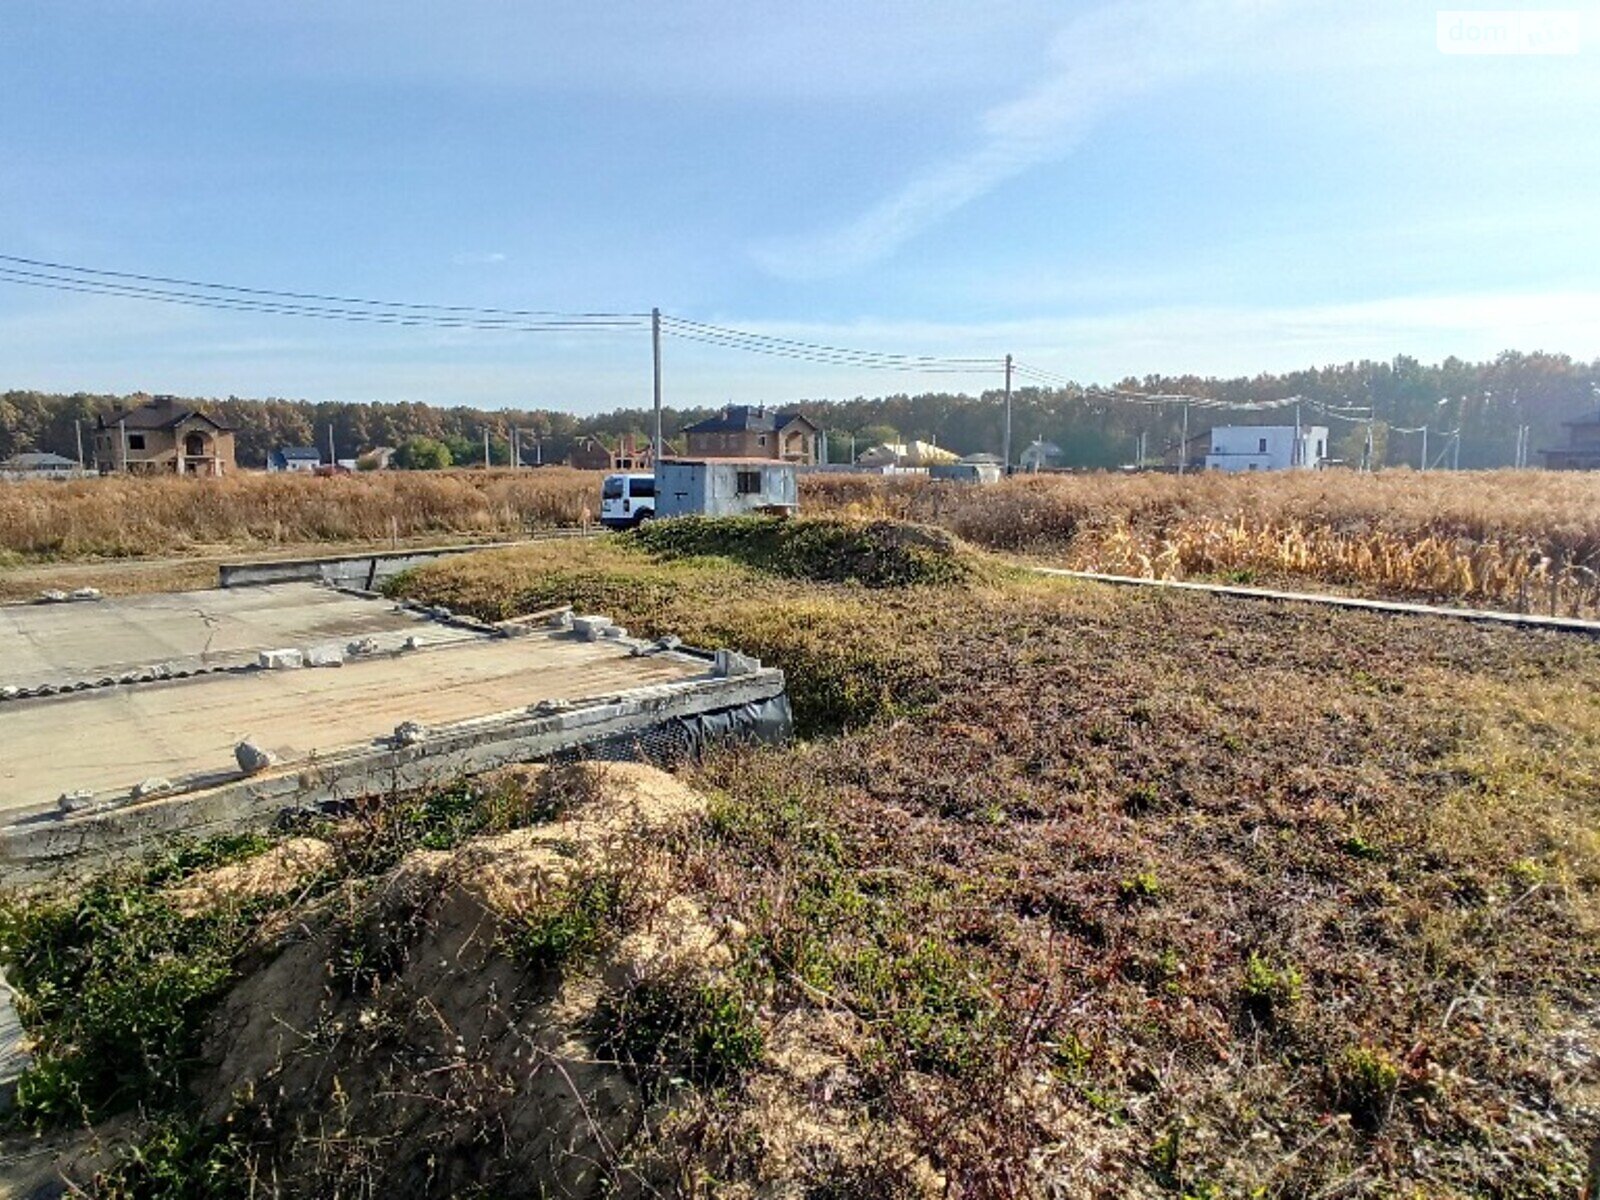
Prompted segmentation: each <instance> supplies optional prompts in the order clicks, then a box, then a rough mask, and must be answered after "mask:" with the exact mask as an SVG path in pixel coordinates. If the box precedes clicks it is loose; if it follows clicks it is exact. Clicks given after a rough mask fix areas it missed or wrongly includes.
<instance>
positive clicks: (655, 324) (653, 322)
mask: <svg viewBox="0 0 1600 1200" xmlns="http://www.w3.org/2000/svg"><path fill="white" fill-rule="evenodd" d="M650 357H651V358H652V360H653V361H654V364H655V408H656V433H655V438H654V439H653V440H652V441H651V444H650V461H651V462H652V463H658V462H660V461H661V310H660V309H659V308H652V309H651V310H650Z"/></svg>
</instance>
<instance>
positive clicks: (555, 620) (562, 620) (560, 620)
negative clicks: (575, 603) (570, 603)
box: [550, 608, 572, 629]
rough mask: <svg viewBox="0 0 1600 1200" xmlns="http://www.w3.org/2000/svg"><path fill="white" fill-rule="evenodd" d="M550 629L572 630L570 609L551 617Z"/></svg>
mask: <svg viewBox="0 0 1600 1200" xmlns="http://www.w3.org/2000/svg"><path fill="white" fill-rule="evenodd" d="M550 628H551V629H571V628H572V610H571V609H570V608H568V609H563V610H562V611H561V612H558V613H556V614H555V615H554V616H553V617H551V618H550Z"/></svg>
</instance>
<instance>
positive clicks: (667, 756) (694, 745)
mask: <svg viewBox="0 0 1600 1200" xmlns="http://www.w3.org/2000/svg"><path fill="white" fill-rule="evenodd" d="M793 737H794V714H793V713H792V712H791V711H790V709H789V695H788V693H787V692H779V693H778V694H777V695H776V696H773V697H771V698H770V699H767V700H758V701H754V702H752V703H750V704H737V705H735V706H734V707H732V708H719V709H717V710H716V711H714V712H707V713H699V714H698V715H696V716H692V717H673V718H672V719H671V720H669V721H663V722H662V723H661V724H659V725H652V726H651V727H650V728H648V729H641V730H635V731H632V732H629V733H625V734H618V735H617V736H615V737H609V738H604V739H602V740H601V741H597V742H587V743H585V744H584V745H582V746H574V747H572V748H571V749H570V750H563V751H561V752H560V753H558V754H555V755H552V756H551V761H553V762H595V761H599V762H648V763H655V764H656V765H657V766H671V765H673V764H674V763H680V762H684V761H686V760H687V761H694V760H697V759H699V758H701V757H702V756H703V755H704V754H705V752H706V751H707V750H708V749H711V748H712V747H714V746H726V745H730V744H731V745H739V744H746V745H748V744H759V745H767V746H781V745H784V744H785V743H787V742H789V741H791V740H792V739H793Z"/></svg>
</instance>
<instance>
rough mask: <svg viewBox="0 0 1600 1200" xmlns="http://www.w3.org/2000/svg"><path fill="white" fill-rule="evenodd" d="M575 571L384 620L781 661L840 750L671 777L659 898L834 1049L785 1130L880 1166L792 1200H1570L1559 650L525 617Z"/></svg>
mask: <svg viewBox="0 0 1600 1200" xmlns="http://www.w3.org/2000/svg"><path fill="white" fill-rule="evenodd" d="M574 549H575V548H571V547H549V548H540V549H537V550H534V551H530V552H524V551H521V550H517V551H507V552H501V553H498V554H495V555H492V556H491V555H483V556H473V557H471V558H464V559H457V560H454V561H452V562H450V563H447V564H441V565H440V566H437V567H434V568H430V569H429V570H428V571H426V572H423V573H420V574H419V575H418V576H417V578H416V581H415V582H416V584H417V585H418V586H420V587H421V589H422V594H424V595H426V596H427V597H428V598H430V599H433V600H435V601H439V602H444V603H450V604H452V605H455V606H458V607H467V608H471V609H477V608H481V607H485V606H493V604H494V601H495V599H496V598H497V597H501V598H507V597H509V598H513V599H512V601H511V602H512V605H513V606H521V605H528V606H533V605H542V604H544V603H546V602H547V601H549V600H551V599H554V598H555V596H556V593H558V592H562V591H570V590H572V589H573V588H574V587H580V586H581V587H594V588H595V589H596V591H595V592H592V593H590V594H592V595H598V594H599V593H598V589H599V587H600V586H601V585H602V584H603V585H604V587H605V588H606V589H608V590H607V591H606V592H605V599H606V601H607V603H608V605H609V607H610V609H611V611H614V612H617V613H619V614H623V615H625V616H626V617H627V619H628V621H629V623H630V624H632V623H635V622H636V621H637V620H641V619H643V620H651V619H652V615H653V614H656V619H659V620H663V621H665V620H667V619H669V618H670V619H671V620H674V621H681V622H682V623H683V630H694V631H696V632H708V633H715V634H719V635H721V636H723V637H726V638H727V639H728V640H730V641H732V643H733V644H735V645H739V644H741V643H740V640H739V638H740V633H741V628H740V626H743V630H744V631H745V632H746V633H747V635H748V637H749V638H750V639H752V640H754V641H763V640H766V639H767V638H768V637H769V631H770V630H771V629H772V628H775V627H781V628H783V629H784V631H785V633H784V637H783V638H782V639H781V640H776V641H774V642H773V643H772V644H771V647H770V648H771V650H772V651H773V652H774V653H776V654H778V655H781V656H782V657H781V661H782V663H783V665H784V666H785V668H786V670H787V671H788V673H789V676H790V681H791V684H792V686H793V687H794V688H795V691H796V699H797V701H798V700H800V699H801V698H804V700H805V703H806V704H808V705H811V706H815V710H814V711H813V712H812V713H811V715H812V716H813V717H815V716H816V715H817V713H818V712H821V711H824V710H825V709H826V708H827V707H828V706H829V705H837V706H838V708H839V709H840V711H841V714H842V715H845V716H846V717H847V718H848V719H845V720H843V721H842V722H840V723H842V724H843V725H844V726H845V732H844V733H843V735H842V736H839V737H834V738H828V739H824V740H818V741H814V742H811V743H809V744H806V745H802V746H800V747H797V748H795V749H793V750H789V751H782V752H778V751H754V752H741V753H737V754H733V755H730V756H728V757H725V758H719V759H715V760H713V761H711V762H710V763H708V764H706V765H705V766H704V767H703V768H702V772H701V775H700V778H701V781H702V784H703V786H706V787H708V788H710V789H712V790H713V791H715V792H716V793H717V795H718V797H719V798H718V801H717V803H716V804H714V806H713V822H712V830H711V836H710V839H709V841H708V842H707V844H706V846H705V847H704V848H703V852H701V853H699V854H698V855H697V857H696V859H695V860H694V863H693V864H692V865H693V869H694V872H695V878H696V879H697V881H698V887H699V889H700V890H701V891H702V892H703V893H704V894H705V895H706V896H708V897H710V901H709V903H710V907H711V909H712V911H713V912H714V913H716V914H719V915H726V916H727V917H728V918H730V919H732V920H735V921H737V922H739V923H740V924H741V926H743V927H748V929H749V931H750V934H751V939H752V945H753V946H754V947H755V948H756V949H757V951H758V952H757V953H756V954H754V955H753V956H752V957H751V960H750V962H749V964H748V966H747V968H746V970H747V971H748V975H749V981H750V982H749V986H750V989H751V993H752V995H753V996H754V997H755V998H756V999H757V1000H758V1002H759V1003H760V1004H761V1005H762V1006H763V1012H764V1014H765V1018H764V1019H766V1020H768V1021H770V1022H773V1023H775V1024H776V1025H777V1027H779V1028H782V1027H785V1026H786V1025H787V1024H788V1023H790V1022H793V1021H797V1020H808V1021H809V1020H819V1019H826V1020H830V1021H834V1022H837V1023H839V1024H841V1025H842V1026H843V1027H845V1028H847V1029H848V1030H849V1031H850V1038H851V1046H852V1048H851V1049H850V1050H849V1052H848V1056H847V1057H848V1063H847V1066H846V1067H845V1068H844V1069H843V1070H841V1071H840V1072H839V1073H838V1079H837V1081H836V1082H835V1083H831V1084H830V1085H829V1090H828V1091H827V1093H826V1094H824V1095H813V1096H810V1097H808V1098H802V1102H801V1103H802V1115H801V1116H800V1117H798V1118H796V1120H795V1121H794V1122H793V1124H794V1126H795V1130H796V1132H797V1133H798V1132H799V1131H803V1129H804V1128H805V1125H806V1122H807V1120H809V1119H821V1117H822V1116H823V1115H824V1114H825V1113H826V1112H829V1111H837V1110H839V1109H840V1108H844V1109H847V1110H849V1111H851V1112H854V1113H857V1114H859V1120H860V1121H861V1122H863V1123H864V1124H863V1127H864V1128H868V1129H879V1130H887V1129H890V1128H893V1129H902V1130H907V1129H908V1130H910V1131H911V1135H910V1138H911V1144H910V1146H909V1156H907V1155H900V1156H899V1157H897V1158H894V1159H893V1160H892V1161H881V1160H878V1159H874V1158H873V1157H872V1156H871V1155H869V1154H866V1153H865V1152H862V1153H859V1154H856V1155H853V1156H850V1157H844V1158H841V1157H839V1156H838V1155H837V1154H834V1155H831V1156H830V1155H827V1154H820V1155H815V1156H813V1157H812V1158H810V1159H809V1160H806V1162H805V1165H804V1167H803V1174H802V1176H801V1178H800V1179H799V1180H798V1181H797V1182H798V1183H799V1184H800V1186H801V1187H802V1188H805V1189H810V1194H820V1195H886V1196H894V1195H907V1194H913V1192H914V1190H915V1189H914V1188H913V1186H912V1182H911V1179H910V1175H909V1174H908V1173H909V1172H910V1171H911V1169H912V1167H913V1166H914V1165H915V1164H916V1163H917V1162H919V1161H922V1158H918V1157H917V1156H919V1155H920V1156H923V1158H925V1160H926V1161H927V1162H929V1163H931V1164H932V1166H933V1169H934V1170H935V1171H936V1172H937V1175H938V1177H939V1179H940V1181H941V1182H942V1183H946V1184H948V1185H949V1188H950V1194H959V1195H963V1196H974V1197H995V1198H997V1200H998V1198H999V1197H1007V1198H1009V1197H1015V1196H1024V1197H1026V1196H1038V1197H1045V1196H1055V1195H1073V1196H1080V1195H1081V1196H1096V1197H1098V1196H1105V1197H1123V1196H1135V1195H1137V1196H1145V1195H1148V1196H1158V1195H1174V1196H1181V1195H1188V1196H1194V1197H1221V1196H1234V1195H1240V1196H1249V1195H1261V1196H1284V1197H1289V1196H1313V1195H1328V1196H1333V1195H1349V1196H1355V1195H1374V1196H1421V1195H1426V1196H1439V1197H1466V1196H1473V1195H1496V1196H1507V1197H1511V1196H1515V1197H1550V1198H1552V1200H1554V1198H1556V1197H1561V1196H1565V1195H1568V1194H1571V1193H1572V1192H1573V1191H1574V1190H1575V1188H1576V1182H1577V1180H1578V1178H1579V1176H1580V1172H1581V1164H1582V1161H1583V1157H1584V1154H1585V1148H1586V1145H1587V1142H1588V1141H1589V1140H1590V1139H1592V1138H1593V1137H1594V1136H1596V1134H1597V1133H1600V1128H1597V1127H1596V1126H1595V1123H1594V1115H1593V1114H1594V1111H1595V1108H1594V1105H1595V1102H1596V1100H1597V1099H1600V1095H1597V1093H1596V1090H1595V1088H1594V1085H1593V1076H1592V1071H1593V1064H1594V1062H1595V1053H1596V1046H1597V1044H1600V1028H1597V1026H1596V1023H1595V1021H1596V1018H1595V1014H1594V1011H1593V980H1594V978H1595V975H1596V972H1597V971H1600V957H1597V951H1596V947H1597V946H1600V942H1597V941H1596V938H1595V931H1596V928H1597V920H1600V905H1597V901H1596V896H1597V894H1600V846H1597V843H1596V840H1595V837H1594V835H1593V832H1592V830H1593V825H1594V817H1595V808H1594V800H1593V795H1594V788H1595V785H1596V777H1597V769H1600V768H1597V763H1600V706H1597V705H1596V703H1595V701H1594V698H1593V695H1592V689H1591V688H1589V687H1588V685H1587V681H1588V680H1589V679H1590V678H1592V676H1593V674H1594V672H1595V671H1596V670H1600V649H1597V647H1596V646H1595V645H1593V644H1591V643H1589V642H1587V641H1584V640H1582V639H1574V638H1566V639H1563V638H1561V637H1557V636H1552V635H1542V634H1530V633H1517V632H1513V631H1504V630H1499V631H1490V630H1483V629H1475V628H1473V629H1464V628H1462V627H1461V626H1459V625H1455V624H1450V623H1436V622H1432V621H1426V620H1415V619H1405V620H1401V619H1395V618H1384V617H1379V616H1375V615H1372V614H1362V613H1349V612H1329V611H1326V610H1321V609H1317V608H1312V607H1309V606H1297V605H1251V606H1241V605H1237V604H1230V603H1226V602H1220V601H1216V600H1211V599H1208V598H1205V597H1198V596H1171V595H1153V594H1131V593H1126V592H1113V591H1111V590H1109V589H1103V588H1098V587H1094V586H1092V585H1082V584H1072V583H1067V582H1061V581H1049V580H1041V579H1026V578H1000V579H998V580H995V579H991V580H986V581H979V582H976V583H971V584H966V585H962V586H956V587H945V588H908V589H898V590H893V589H891V590H883V591H875V592H871V593H868V592H867V591H866V590H865V589H862V588H856V587H852V586H850V585H838V584H828V585H817V584H805V583H800V582H796V581H774V580H773V579H772V578H771V577H770V576H768V577H758V576H756V575H755V574H754V573H751V572H748V571H746V570H742V569H735V568H731V567H728V568H723V569H722V571H721V573H720V582H719V574H718V572H717V569H716V568H715V567H714V565H713V564H712V563H711V562H710V561H709V560H697V561H695V562H694V563H693V564H684V563H675V564H665V565H660V566H653V567H652V566H646V565H645V564H643V563H641V562H638V561H637V559H636V558H632V557H630V558H629V559H628V560H627V563H626V565H624V564H623V563H621V562H615V563H613V564H612V565H611V566H609V567H608V566H607V564H606V563H605V562H604V561H603V560H604V559H605V558H606V557H610V556H615V555H618V554H621V553H623V551H622V549H621V547H609V546H608V547H593V548H585V549H584V550H583V551H582V553H583V554H584V555H585V562H584V565H583V566H582V568H581V569H576V570H574V573H573V574H572V575H569V576H568V577H567V578H566V579H565V580H564V581H560V582H555V583H552V584H550V585H549V588H548V590H547V587H546V581H548V580H549V579H550V575H551V569H552V568H555V567H557V564H556V563H555V562H554V561H552V560H551V558H550V556H552V555H566V554H569V553H572V552H573V550H574ZM535 559H537V561H535ZM658 586H662V590H661V591H657V590H655V589H656V588H657V587H658ZM719 589H720V593H721V597H720V599H719V598H718V592H719ZM662 595H665V596H667V597H669V598H670V599H669V600H668V601H667V607H665V608H658V599H659V597H661V596H662ZM736 597H737V598H736ZM486 611H499V610H494V609H492V607H491V608H490V609H486ZM858 622H865V631H866V633H867V634H868V635H869V636H868V637H867V638H866V639H864V640H863V639H862V638H860V637H858V636H857V630H858V628H859V627H858V625H857V624H856V623H858ZM683 630H680V632H681V631H683ZM841 643H845V644H843V645H842V646H841ZM746 645H747V646H748V643H746ZM874 647H876V649H874ZM765 648H766V647H764V649H765ZM836 648H842V649H843V650H844V653H843V654H842V655H838V656H835V655H834V654H833V653H832V652H833V650H834V649H836ZM911 663H914V664H916V667H917V669H916V670H915V671H913V672H909V673H907V674H904V675H900V676H896V675H895V674H893V673H892V672H890V671H888V670H887V669H886V668H887V667H888V666H889V665H890V664H911ZM841 677H849V678H854V679H858V680H861V681H862V682H863V683H865V684H867V685H868V686H876V687H881V688H882V690H883V693H884V695H883V699H882V702H881V703H877V704H873V705H861V706H855V707H851V706H849V705H847V704H844V703H842V702H841V701H840V700H839V698H838V697H837V696H836V695H835V694H834V693H832V692H830V690H829V689H830V687H831V686H832V681H833V680H835V679H837V678H841ZM807 1104H809V1105H810V1106H811V1107H810V1108H806V1107H805V1106H806V1105H807ZM738 1105H739V1101H738V1100H737V1099H735V1100H734V1101H732V1102H731V1106H730V1109H729V1113H728V1117H727V1119H728V1121H729V1123H730V1127H732V1126H736V1125H737V1121H738V1111H739V1109H738ZM867 1140H868V1141H869V1142H870V1141H871V1139H870V1138H868V1139H867ZM890 1140H891V1141H893V1142H895V1144H898V1141H897V1139H890Z"/></svg>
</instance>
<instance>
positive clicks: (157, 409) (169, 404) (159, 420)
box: [99, 396, 233, 432]
mask: <svg viewBox="0 0 1600 1200" xmlns="http://www.w3.org/2000/svg"><path fill="white" fill-rule="evenodd" d="M190 417H196V418H198V419H199V420H202V421H206V422H209V423H210V424H211V425H213V426H215V427H216V428H217V429H220V430H222V431H224V432H231V431H232V429H233V426H231V425H228V424H225V423H224V422H222V421H220V420H218V419H217V418H216V417H213V416H212V415H211V414H210V413H207V412H202V411H201V410H200V409H198V408H190V407H189V406H188V405H186V404H183V403H180V402H179V401H178V400H176V399H175V398H173V397H172V396H157V397H156V398H155V399H154V400H150V401H147V402H146V403H144V404H141V405H140V406H139V407H138V408H128V409H122V410H118V411H112V412H109V413H101V414H100V422H99V425H100V428H101V429H109V428H112V427H113V426H117V425H120V426H122V427H123V428H124V429H172V428H173V427H175V426H177V425H181V424H182V423H183V422H185V421H187V420H188V419H189V418H190Z"/></svg>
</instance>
